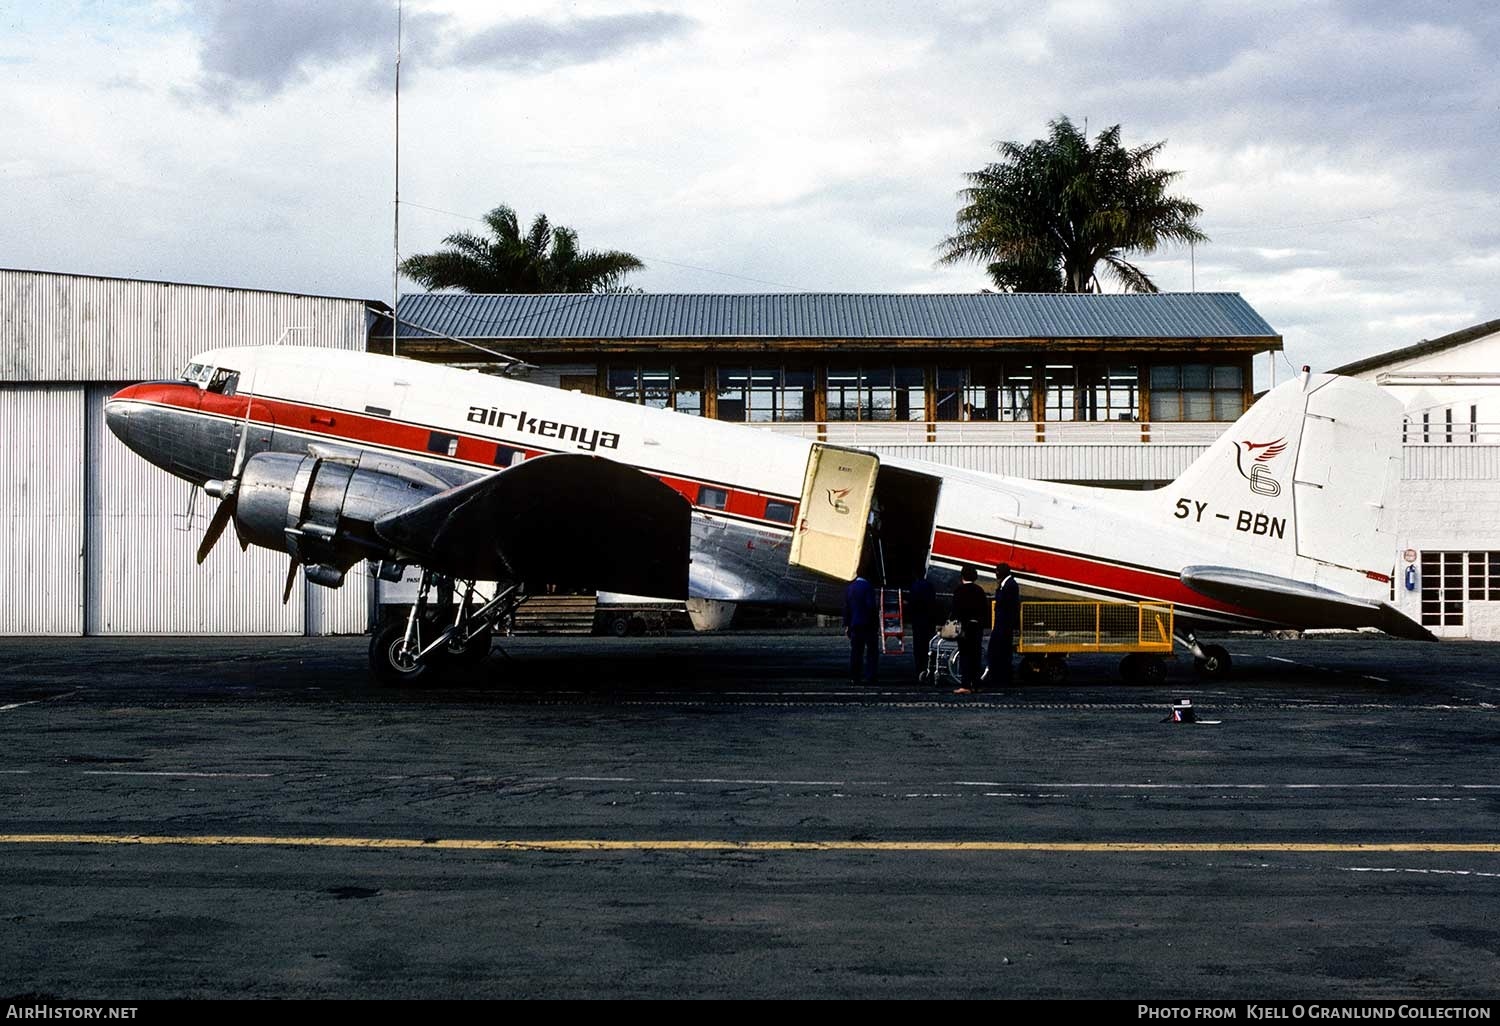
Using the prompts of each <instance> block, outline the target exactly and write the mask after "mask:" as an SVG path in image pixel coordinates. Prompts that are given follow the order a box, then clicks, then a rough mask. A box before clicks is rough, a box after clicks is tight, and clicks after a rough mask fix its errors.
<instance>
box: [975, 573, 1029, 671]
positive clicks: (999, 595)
mask: <svg viewBox="0 0 1500 1026" xmlns="http://www.w3.org/2000/svg"><path fill="white" fill-rule="evenodd" d="M1020 624H1021V586H1020V585H1019V584H1017V583H1016V578H1015V576H1014V575H1013V574H1012V573H1011V572H1010V564H1009V563H997V564H996V565H995V626H994V629H993V630H991V631H990V650H989V666H988V668H987V669H986V670H985V671H984V682H985V685H986V686H987V687H993V688H1004V687H1009V686H1010V656H1011V653H1012V652H1014V651H1015V647H1016V630H1017V628H1019V627H1020Z"/></svg>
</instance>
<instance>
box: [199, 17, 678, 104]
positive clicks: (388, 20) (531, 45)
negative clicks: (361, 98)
mask: <svg viewBox="0 0 1500 1026" xmlns="http://www.w3.org/2000/svg"><path fill="white" fill-rule="evenodd" d="M193 10H194V13H195V15H196V28H197V33H198V36H199V38H200V39H201V46H200V50H199V59H200V62H201V65H202V72H203V74H202V79H201V81H200V82H199V83H198V88H197V89H196V90H193V91H189V94H190V95H192V94H194V93H195V94H196V97H197V98H199V99H209V100H211V101H213V102H215V103H217V104H218V105H219V106H221V107H228V106H232V105H233V104H234V103H236V102H238V101H243V100H264V99H267V98H270V97H273V96H275V95H277V94H279V93H281V92H283V91H284V90H286V89H288V88H290V87H292V86H295V85H297V84H299V83H301V82H303V81H306V80H307V79H309V78H311V77H312V76H314V75H316V74H318V73H320V72H323V71H326V70H329V69H332V68H336V67H344V66H353V67H356V68H358V69H360V70H362V71H363V72H364V73H365V79H366V82H367V83H368V84H369V85H370V86H371V87H372V88H376V89H386V88H389V76H390V71H389V68H390V66H391V64H392V62H393V61H394V57H395V44H396V10H395V6H394V5H393V4H391V3H390V2H388V0H318V2H317V3H307V2H306V0H261V2H258V3H254V4H250V3H245V2H244V0H198V2H197V3H196V4H195V5H194V8H193ZM692 24H693V21H692V19H690V18H688V17H686V16H684V15H681V14H674V13H669V12H662V11H642V12H637V13H630V14H612V15H599V16H591V17H578V18H573V19H570V20H566V21H547V20H543V19H541V18H530V17H528V18H517V19H513V20H510V21H505V22H500V23H498V24H495V25H490V26H488V27H487V28H483V29H480V30H478V31H468V30H466V29H465V28H464V27H463V26H462V25H461V24H460V22H459V21H458V20H457V19H456V18H455V17H453V16H451V15H448V14H441V13H428V12H422V11H412V12H407V13H406V14H405V15H404V16H403V18H402V25H401V35H402V57H403V68H402V70H403V78H404V79H406V81H407V82H408V83H409V82H410V75H411V72H413V71H416V72H418V73H421V72H425V71H432V70H438V69H443V68H469V69H485V68H487V69H494V70H519V69H525V70H532V71H546V70H552V69H555V68H561V67H568V66H571V65H577V64H587V63H592V62H594V61H601V60H606V59H608V58H610V57H612V56H615V55H617V54H619V53H622V52H624V51H627V50H630V49H633V48H635V47H637V46H643V45H646V44H649V43H653V42H657V41H660V40H664V39H668V38H671V37H673V36H676V35H679V34H681V33H683V32H685V31H686V30H687V29H688V28H689V27H690V26H691V25H692Z"/></svg>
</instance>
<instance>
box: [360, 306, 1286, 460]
mask: <svg viewBox="0 0 1500 1026" xmlns="http://www.w3.org/2000/svg"><path fill="white" fill-rule="evenodd" d="M399 311H400V319H401V329H400V333H399V336H398V338H397V349H398V351H399V352H400V353H402V354H403V355H406V356H414V357H418V358H421V359H429V360H443V361H449V362H460V363H465V364H471V365H472V364H482V360H483V358H484V357H483V354H481V353H478V352H477V351H476V350H475V349H473V348H470V347H469V346H468V345H465V344H464V343H472V344H474V345H478V346H483V347H485V348H488V349H491V350H498V351H501V352H504V353H506V354H508V355H510V356H513V357H515V358H517V359H520V360H524V361H525V362H526V363H528V364H530V365H531V366H530V367H529V368H527V369H526V370H525V371H524V372H523V375H522V376H523V377H525V378H527V379H528V380H532V381H536V382H539V383H544V384H550V385H556V386H558V387H561V388H570V389H577V390H579V391H583V392H588V393H591V394H597V395H607V396H612V397H614V398H616V399H621V400H624V401H626V402H637V403H645V404H647V405H651V406H657V407H661V408H665V409H674V410H677V411H679V412H682V413H687V414H690V415H693V416H701V417H712V418H716V419H718V420H727V421H736V422H742V423H746V424H750V425H755V426H759V427H762V428H764V429H765V430H768V431H778V432H786V433H791V434H796V435H801V436H804V437H807V438H815V439H818V440H820V441H826V442H832V443H835V444H843V445H854V446H859V447H862V448H869V449H872V450H874V451H876V452H878V453H880V454H882V455H899V456H909V457H913V458H917V459H926V460H933V461H937V462H941V463H947V464H950V465H954V466H962V467H966V468H969V469H973V470H982V471H989V472H992V473H1000V474H1009V475H1013V476H1017V477H1030V478H1039V479H1047V480H1054V481H1079V482H1089V483H1093V484H1113V485H1121V486H1133V487H1140V486H1149V485H1152V484H1156V483H1161V482H1165V481H1169V480H1171V479H1172V478H1174V477H1176V476H1177V474H1178V473H1180V472H1181V471H1182V470H1183V469H1184V468H1185V467H1186V466H1187V465H1188V464H1189V463H1190V462H1192V460H1193V458H1194V457H1195V456H1196V455H1197V454H1198V453H1199V452H1201V451H1202V449H1203V447H1204V446H1205V445H1207V444H1208V443H1210V442H1212V441H1213V440H1214V439H1215V438H1217V437H1218V436H1219V435H1220V434H1221V433H1222V432H1223V430H1224V427H1225V426H1226V425H1227V424H1229V423H1231V422H1233V421H1234V420H1236V419H1238V418H1239V416H1240V414H1242V413H1243V412H1244V411H1245V409H1246V408H1247V407H1248V406H1249V404H1250V402H1251V401H1252V400H1253V391H1252V382H1253V375H1252V373H1251V371H1252V361H1253V360H1254V358H1255V357H1256V355H1257V354H1261V353H1267V354H1269V353H1272V352H1274V351H1276V350H1279V349H1280V348H1281V336H1280V335H1278V334H1277V333H1276V332H1275V331H1274V330H1273V329H1272V328H1271V326H1270V325H1269V324H1267V323H1266V321H1265V320H1264V318H1262V317H1261V316H1260V315H1259V314H1257V313H1256V312H1255V310H1254V309H1252V308H1251V306H1250V305H1249V304H1248V303H1247V302H1245V300H1244V299H1243V298H1242V297H1240V296H1238V295H1236V294H1232V293H1217V294H1216V293H1191V294H1156V295H1072V294H1068V295H1013V294H991V293H968V294H957V295H905V294H902V295H865V294H858V295H849V294H837V295H819V294H812V293H795V294H785V295H771V294H760V295H739V294H693V295H643V294H603V295H583V296H580V295H451V294H422V295H411V296H403V297H402V298H401V301H400V304H399ZM389 330H390V329H389V326H388V325H387V324H384V323H383V324H382V325H379V326H377V328H376V329H375V332H374V333H373V334H372V336H371V344H372V346H374V347H375V348H376V349H377V351H382V352H389V351H390V337H389Z"/></svg>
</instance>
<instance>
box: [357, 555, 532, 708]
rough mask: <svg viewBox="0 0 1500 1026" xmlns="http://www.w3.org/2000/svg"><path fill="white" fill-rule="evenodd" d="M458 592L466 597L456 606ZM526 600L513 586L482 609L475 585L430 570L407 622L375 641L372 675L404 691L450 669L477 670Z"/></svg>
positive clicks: (386, 627)
mask: <svg viewBox="0 0 1500 1026" xmlns="http://www.w3.org/2000/svg"><path fill="white" fill-rule="evenodd" d="M457 589H461V590H462V595H463V597H462V599H461V600H460V601H457V602H455V601H454V598H455V594H456V592H457ZM434 591H436V592H437V596H436V600H432V599H431V596H432V593H433V592H434ZM526 597H527V596H526V594H525V592H524V590H523V589H522V588H521V586H520V585H519V584H512V585H508V586H505V587H502V588H500V590H499V591H497V592H496V593H495V597H494V598H491V599H488V600H486V601H482V602H478V603H477V604H476V601H475V591H474V582H473V581H456V580H454V579H453V578H450V577H444V576H442V575H440V574H435V573H432V572H431V571H427V570H424V571H423V572H422V583H421V585H420V586H419V587H418V589H417V601H416V602H415V603H413V604H412V607H411V612H410V613H409V614H407V617H406V619H405V620H391V621H388V622H386V623H384V624H382V625H381V626H380V627H379V628H377V629H376V631H375V636H374V637H373V638H371V639H370V670H371V671H372V672H373V673H374V674H375V679H376V680H378V681H379V682H380V683H382V684H385V685H388V686H394V687H399V686H401V685H406V684H414V683H416V682H417V681H419V680H423V679H425V678H426V677H428V676H430V675H431V674H433V673H434V672H435V671H438V670H440V669H443V668H444V667H450V668H457V667H469V666H474V665H477V664H478V663H480V662H482V661H483V660H484V659H485V658H487V657H488V656H489V654H490V643H491V641H492V640H493V639H494V636H495V631H496V629H497V628H499V627H500V626H501V625H503V624H504V623H505V622H506V620H507V619H509V617H510V616H511V615H512V614H513V613H514V612H515V611H516V608H517V607H518V606H520V604H521V603H522V602H524V601H526Z"/></svg>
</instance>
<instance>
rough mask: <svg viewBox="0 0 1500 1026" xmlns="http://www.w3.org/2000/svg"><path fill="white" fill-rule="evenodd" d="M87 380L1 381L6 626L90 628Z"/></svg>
mask: <svg viewBox="0 0 1500 1026" xmlns="http://www.w3.org/2000/svg"><path fill="white" fill-rule="evenodd" d="M83 418H84V415H83V387H82V386H80V385H63V386H41V387H38V386H35V385H0V510H4V519H3V520H0V589H3V591H0V634H21V635H27V634H82V633H83V596H84V587H83V582H84V575H83V506H84V472H83V467H84V458H83Z"/></svg>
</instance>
